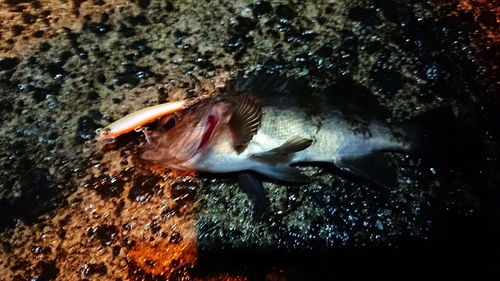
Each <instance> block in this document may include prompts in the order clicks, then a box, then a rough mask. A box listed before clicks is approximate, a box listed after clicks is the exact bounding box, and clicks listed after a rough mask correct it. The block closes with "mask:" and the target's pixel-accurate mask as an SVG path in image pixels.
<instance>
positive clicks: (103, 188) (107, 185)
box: [89, 175, 125, 198]
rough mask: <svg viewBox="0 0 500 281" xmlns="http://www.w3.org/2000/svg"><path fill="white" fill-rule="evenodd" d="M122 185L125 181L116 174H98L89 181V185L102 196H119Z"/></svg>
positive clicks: (122, 189)
mask: <svg viewBox="0 0 500 281" xmlns="http://www.w3.org/2000/svg"><path fill="white" fill-rule="evenodd" d="M124 185H125V181H124V180H123V179H122V178H121V177H119V176H116V175H100V176H98V177H96V178H95V179H93V180H92V182H91V183H89V186H90V187H92V188H93V190H95V191H96V192H97V193H98V194H99V195H100V196H102V197H103V198H115V197H120V196H121V194H122V193H123V191H124V188H123V186H124Z"/></svg>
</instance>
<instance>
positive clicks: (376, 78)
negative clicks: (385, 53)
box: [370, 64, 403, 95]
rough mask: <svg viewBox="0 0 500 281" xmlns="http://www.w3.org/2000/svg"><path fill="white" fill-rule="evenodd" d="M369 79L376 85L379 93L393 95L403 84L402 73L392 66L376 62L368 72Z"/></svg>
mask: <svg viewBox="0 0 500 281" xmlns="http://www.w3.org/2000/svg"><path fill="white" fill-rule="evenodd" d="M370 79H371V80H372V81H373V83H374V84H375V85H376V86H377V87H378V89H379V91H380V93H381V94H385V95H393V94H395V93H396V92H397V91H398V90H399V89H401V86H402V84H403V82H402V80H401V79H402V75H401V74H400V73H399V72H398V71H396V70H395V69H393V68H392V67H389V66H385V65H384V64H377V65H375V66H374V67H373V69H372V71H371V72H370Z"/></svg>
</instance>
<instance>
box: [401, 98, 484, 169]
mask: <svg viewBox="0 0 500 281" xmlns="http://www.w3.org/2000/svg"><path fill="white" fill-rule="evenodd" d="M402 125H403V128H404V130H405V131H406V132H407V135H408V136H409V138H410V139H409V142H410V143H411V148H410V151H409V153H410V154H411V155H414V156H416V157H419V158H420V159H421V160H422V162H423V163H426V164H427V165H432V166H435V167H443V168H449V169H452V170H457V171H462V172H465V171H467V172H471V171H473V170H474V169H476V167H477V165H476V163H477V160H478V159H479V158H480V156H481V155H482V154H483V148H482V147H483V146H482V145H481V142H480V140H479V138H478V135H479V134H478V133H477V132H475V130H474V129H473V128H471V127H470V125H468V124H467V123H466V122H462V121H461V120H460V119H459V118H456V117H455V115H454V113H453V110H452V109H451V107H442V108H436V109H433V110H430V111H428V112H426V113H423V114H421V115H418V116H416V117H414V118H412V119H410V120H408V121H406V122H404V123H403V124H402Z"/></svg>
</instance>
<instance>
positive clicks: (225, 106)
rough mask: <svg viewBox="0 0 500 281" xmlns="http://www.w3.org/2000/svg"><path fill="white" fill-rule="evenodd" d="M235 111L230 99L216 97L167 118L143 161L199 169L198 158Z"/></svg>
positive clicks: (161, 122)
mask: <svg viewBox="0 0 500 281" xmlns="http://www.w3.org/2000/svg"><path fill="white" fill-rule="evenodd" d="M232 108H233V106H232V103H231V101H230V100H227V99H221V98H218V97H214V98H207V99H204V100H201V101H199V102H197V103H196V104H194V105H191V106H190V107H188V108H186V109H184V110H182V111H179V112H176V113H174V114H170V115H167V116H165V117H163V118H162V120H161V121H160V123H159V126H158V127H159V128H158V129H157V130H156V131H154V132H153V133H152V134H151V142H150V143H149V144H148V145H147V146H146V147H144V149H143V150H142V152H141V154H140V158H141V159H143V160H145V161H146V162H149V163H152V164H155V165H159V166H163V167H167V168H173V169H180V170H195V169H196V167H195V165H196V162H197V159H199V158H200V157H201V154H203V153H202V152H203V151H204V150H206V149H207V148H208V147H209V146H210V142H211V139H212V136H213V135H215V134H216V132H217V131H220V130H221V127H223V126H222V124H224V123H227V120H228V119H229V116H230V115H231V111H232Z"/></svg>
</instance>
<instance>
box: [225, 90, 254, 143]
mask: <svg viewBox="0 0 500 281" xmlns="http://www.w3.org/2000/svg"><path fill="white" fill-rule="evenodd" d="M261 119H262V105H261V102H260V100H259V99H258V98H256V97H254V96H252V95H250V94H242V95H240V96H239V97H238V100H237V102H236V107H235V109H234V112H233V114H232V116H231V120H230V121H229V125H230V128H231V132H232V133H233V139H234V148H235V149H236V150H241V148H242V147H244V146H246V145H247V144H248V143H249V142H250V140H251V139H252V137H253V136H254V135H255V133H257V130H258V129H259V126H260V121H261Z"/></svg>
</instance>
